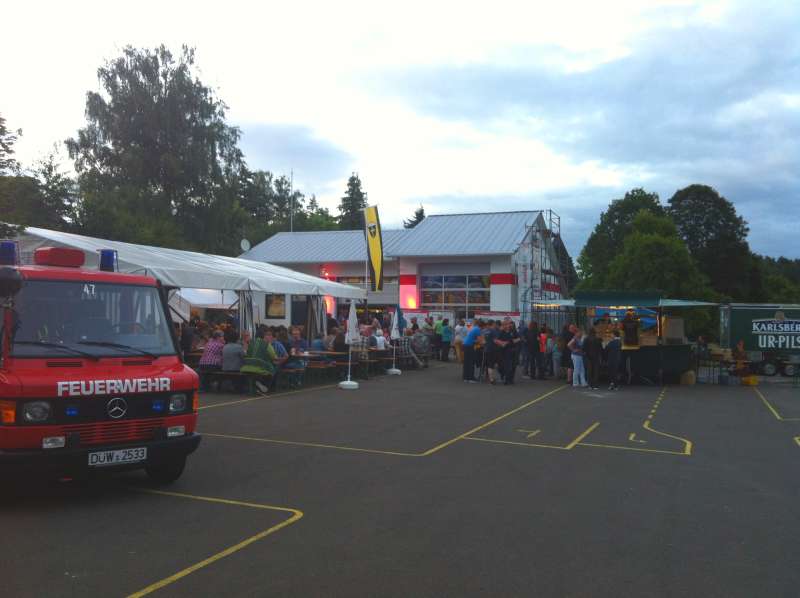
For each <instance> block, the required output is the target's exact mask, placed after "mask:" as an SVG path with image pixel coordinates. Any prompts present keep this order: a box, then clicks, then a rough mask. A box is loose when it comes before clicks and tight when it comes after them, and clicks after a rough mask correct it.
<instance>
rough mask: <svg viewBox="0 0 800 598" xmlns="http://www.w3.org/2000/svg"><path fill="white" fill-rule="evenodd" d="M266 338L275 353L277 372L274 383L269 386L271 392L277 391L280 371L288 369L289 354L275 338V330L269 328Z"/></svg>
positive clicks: (273, 379) (273, 376)
mask: <svg viewBox="0 0 800 598" xmlns="http://www.w3.org/2000/svg"><path fill="white" fill-rule="evenodd" d="M264 338H265V340H266V341H267V342H268V343H269V344H270V346H271V347H272V350H273V351H274V352H275V371H274V372H273V373H272V381H271V382H270V385H269V388H270V390H275V387H276V386H277V385H278V376H279V375H280V371H281V369H282V368H285V367H286V362H287V361H289V352H288V351H287V350H286V346H285V345H284V344H283V343H282V342H281V341H279V340H278V339H277V338H276V337H275V329H274V328H268V329H267V332H266V335H265V337H264Z"/></svg>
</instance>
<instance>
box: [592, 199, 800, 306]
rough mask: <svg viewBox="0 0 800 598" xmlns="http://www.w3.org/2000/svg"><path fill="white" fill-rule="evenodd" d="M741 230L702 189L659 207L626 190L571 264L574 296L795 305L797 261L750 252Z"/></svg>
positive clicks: (728, 206) (730, 211)
mask: <svg viewBox="0 0 800 598" xmlns="http://www.w3.org/2000/svg"><path fill="white" fill-rule="evenodd" d="M748 233H749V228H748V226H747V223H746V222H745V220H744V219H743V218H742V217H741V216H740V215H739V214H737V213H736V208H735V207H734V205H733V204H732V203H731V202H730V201H728V200H727V199H726V198H725V197H723V196H721V195H720V194H719V193H718V192H717V191H716V190H715V189H713V188H712V187H709V186H708V185H699V184H695V185H689V186H688V187H686V188H684V189H680V190H678V191H676V192H675V194H674V195H673V196H672V197H670V198H669V200H668V201H667V204H666V205H664V204H662V203H661V201H660V200H659V197H658V194H656V193H651V192H647V191H645V190H644V189H633V190H631V191H629V192H627V193H626V194H625V196H624V197H622V198H619V199H615V200H613V201H612V202H611V204H610V205H609V206H608V209H607V210H606V211H604V212H603V213H602V214H601V215H600V222H599V223H598V224H597V226H595V228H594V230H593V231H592V233H591V235H590V236H589V239H588V240H587V241H586V245H585V246H584V247H583V250H582V251H581V253H580V256H579V257H578V270H579V274H580V282H579V284H578V288H579V289H620V290H648V289H652V290H659V291H662V292H663V293H665V294H666V296H668V297H673V298H680V299H697V300H706V301H715V302H716V301H735V302H754V303H763V302H773V303H795V302H798V301H800V260H790V259H787V258H784V257H781V258H777V259H775V258H770V257H764V256H761V255H758V254H756V253H754V252H753V251H751V249H750V245H749V243H748V242H747V235H748Z"/></svg>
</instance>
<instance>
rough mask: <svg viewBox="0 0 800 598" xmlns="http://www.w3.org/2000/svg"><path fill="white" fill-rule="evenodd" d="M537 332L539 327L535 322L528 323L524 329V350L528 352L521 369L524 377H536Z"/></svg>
mask: <svg viewBox="0 0 800 598" xmlns="http://www.w3.org/2000/svg"><path fill="white" fill-rule="evenodd" d="M538 333H539V327H538V326H537V325H536V322H531V323H530V324H528V328H527V329H526V330H525V350H526V351H527V353H528V362H527V363H526V364H525V367H524V369H523V373H524V377H525V378H535V377H536V366H537V363H538V361H537V357H538V355H539V339H538V338H536V335H537V334H538Z"/></svg>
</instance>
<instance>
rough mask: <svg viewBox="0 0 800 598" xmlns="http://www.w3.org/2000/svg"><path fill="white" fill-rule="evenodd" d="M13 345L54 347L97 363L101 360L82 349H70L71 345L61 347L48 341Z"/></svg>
mask: <svg viewBox="0 0 800 598" xmlns="http://www.w3.org/2000/svg"><path fill="white" fill-rule="evenodd" d="M12 345H33V346H39V347H52V348H53V349H61V350H62V351H69V352H70V353H72V354H74V355H80V356H81V357H86V358H88V359H94V360H95V361H97V360H98V359H100V358H99V357H98V356H97V355H92V354H91V353H87V352H86V351H81V350H80V349H76V348H74V347H70V346H69V345H60V344H58V343H48V342H47V341H14V342H13V344H12Z"/></svg>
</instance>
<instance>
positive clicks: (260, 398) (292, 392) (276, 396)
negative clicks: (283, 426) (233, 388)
mask: <svg viewBox="0 0 800 598" xmlns="http://www.w3.org/2000/svg"><path fill="white" fill-rule="evenodd" d="M326 388H336V385H335V384H326V385H324V386H314V387H312V388H304V389H302V390H290V391H289V392H279V393H275V394H272V395H259V396H257V397H248V398H246V399H237V400H235V401H227V402H225V403H214V404H213V405H201V406H200V407H198V410H201V409H216V408H217V407H228V406H230V405H241V404H242V403H251V402H252V401H263V400H264V399H280V398H281V397H287V396H289V395H296V394H298V393H301V392H314V391H316V390H325V389H326Z"/></svg>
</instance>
